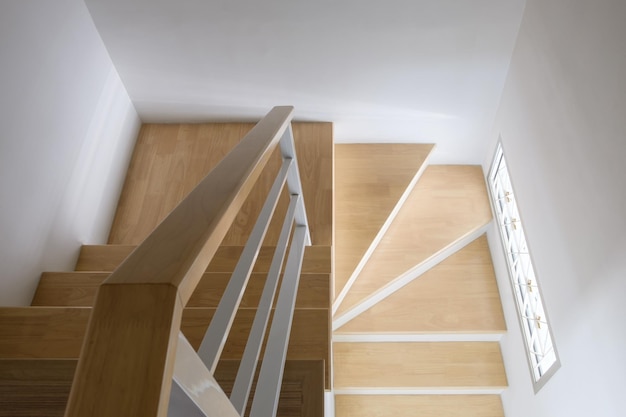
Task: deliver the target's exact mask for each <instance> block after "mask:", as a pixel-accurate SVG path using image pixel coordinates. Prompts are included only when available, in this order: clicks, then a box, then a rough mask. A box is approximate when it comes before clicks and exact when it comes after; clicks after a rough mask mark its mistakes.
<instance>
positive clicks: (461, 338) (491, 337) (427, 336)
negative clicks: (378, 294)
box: [332, 332, 504, 343]
mask: <svg viewBox="0 0 626 417" xmlns="http://www.w3.org/2000/svg"><path fill="white" fill-rule="evenodd" d="M503 335H504V332H492V333H485V332H482V333H458V334H457V333H419V334H418V333H415V334H399V333H334V334H333V338H332V341H333V343H372V342H373V343H386V342H390V343H393V342H409V343H410V342H499V341H500V340H501V339H502V336H503Z"/></svg>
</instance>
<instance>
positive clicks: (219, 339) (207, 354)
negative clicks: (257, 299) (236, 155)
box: [198, 159, 292, 373]
mask: <svg viewBox="0 0 626 417" xmlns="http://www.w3.org/2000/svg"><path fill="white" fill-rule="evenodd" d="M291 164H292V159H284V160H283V165H282V167H281V169H280V171H279V173H278V176H277V177H276V180H275V181H274V184H273V185H272V188H271V190H270V192H269V195H268V197H267V199H266V200H265V204H264V205H263V208H262V210H261V214H259V217H258V219H257V221H256V223H255V225H254V228H253V229H252V233H251V234H250V237H249V238H248V241H247V242H246V246H245V248H244V250H243V252H242V254H241V257H240V258H239V261H238V262H237V265H236V267H235V270H234V272H233V275H232V277H231V279H230V281H229V282H228V285H227V287H226V290H225V291H224V295H223V296H222V299H221V300H220V302H219V305H218V307H217V310H216V311H215V315H214V316H213V319H212V320H211V324H210V325H209V328H208V329H207V332H206V334H205V335H204V338H203V339H202V344H201V345H200V349H199V350H198V355H200V358H202V361H203V362H204V363H205V364H206V366H207V368H209V370H210V371H211V373H213V372H215V368H216V367H217V363H218V361H219V357H220V355H221V353H222V349H223V348H224V344H225V343H226V339H227V337H228V333H229V332H230V328H231V326H232V324H233V320H234V318H235V313H236V312H237V309H238V308H239V304H240V302H241V298H242V297H243V294H244V292H245V289H246V285H247V284H248V279H249V278H250V274H251V272H252V268H253V267H254V263H255V262H256V258H257V256H258V254H259V250H260V248H261V244H262V243H263V238H264V237H265V233H266V232H267V229H268V227H269V223H270V220H271V218H272V215H273V213H274V209H275V208H276V204H277V203H278V198H279V197H280V193H281V191H282V188H283V186H284V184H285V181H286V178H287V174H288V173H289V170H290V169H289V168H290V166H291Z"/></svg>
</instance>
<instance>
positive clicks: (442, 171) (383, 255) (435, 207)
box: [336, 165, 491, 316]
mask: <svg viewBox="0 0 626 417" xmlns="http://www.w3.org/2000/svg"><path fill="white" fill-rule="evenodd" d="M490 220H491V208H490V206H489V201H488V198H487V190H486V188H485V181H484V178H483V174H482V169H481V167H480V166H467V165H434V166H433V165H431V166H429V167H428V168H427V169H426V171H425V172H424V174H423V175H422V177H421V179H420V181H419V183H418V184H417V186H416V187H415V188H414V190H413V192H412V193H411V195H410V196H409V198H408V199H407V201H406V202H405V204H404V205H403V207H402V209H401V210H400V212H399V213H398V215H397V217H396V219H395V220H394V222H393V223H392V224H391V226H390V228H389V230H388V231H387V233H386V234H385V236H384V237H383V239H382V241H381V242H380V244H379V245H378V247H377V249H376V250H375V251H374V253H373V255H372V257H371V258H370V260H369V262H368V263H367V264H366V265H365V268H364V269H363V271H362V272H361V274H360V275H359V277H358V278H357V280H356V281H355V283H354V285H353V286H352V287H351V289H350V291H349V292H348V295H347V296H346V298H345V299H344V301H343V303H342V304H341V305H340V307H339V309H338V311H337V313H336V315H338V316H339V315H341V314H343V313H344V312H346V311H347V310H349V309H350V308H352V307H354V306H355V305H357V304H358V303H359V302H360V301H362V300H363V299H364V298H366V297H368V296H369V295H371V294H372V293H374V292H375V291H377V290H379V289H381V288H382V287H384V286H385V285H386V284H388V283H389V282H391V281H392V280H394V279H395V278H397V277H398V276H399V275H400V274H402V273H404V272H406V271H407V270H409V269H411V268H412V267H414V266H416V265H418V264H420V263H421V262H423V261H425V260H426V259H428V257H430V256H432V255H433V254H435V253H437V252H438V251H440V250H442V249H444V248H445V247H447V246H448V245H450V244H451V243H453V242H455V241H456V240H458V239H460V238H461V237H463V236H465V235H466V234H468V233H471V232H473V231H475V230H476V229H479V228H480V227H482V226H484V225H486V224H487V223H488V222H489V221H490Z"/></svg>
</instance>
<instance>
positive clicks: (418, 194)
mask: <svg viewBox="0 0 626 417" xmlns="http://www.w3.org/2000/svg"><path fill="white" fill-rule="evenodd" d="M251 127H252V124H247V123H229V124H200V125H189V124H185V125H145V126H144V127H143V128H142V131H141V133H140V137H139V139H138V142H137V145H136V149H135V153H134V156H133V160H132V162H131V165H130V167H129V172H128V176H127V181H126V184H125V187H124V190H123V192H122V196H121V198H120V203H119V206H118V212H117V215H116V218H115V220H114V223H113V226H112V229H111V233H110V239H109V242H108V243H109V244H108V245H86V246H83V247H82V249H81V252H80V256H79V258H78V261H77V264H76V268H75V271H71V272H46V273H44V274H42V277H41V281H40V284H39V287H38V288H37V291H36V293H35V296H34V298H33V301H32V306H31V307H23V308H0V335H2V337H0V416H57V415H58V416H61V415H63V409H64V407H65V403H66V401H67V395H68V393H69V388H70V385H71V380H72V376H73V374H74V369H75V367H76V358H77V357H78V355H79V353H80V349H81V345H82V340H83V335H84V333H85V328H86V325H87V321H88V320H89V315H90V311H91V306H92V304H93V300H94V297H95V294H96V291H97V288H98V286H99V285H100V283H102V281H103V280H105V279H106V277H107V276H108V275H109V273H110V272H111V271H112V270H113V269H115V268H116V267H117V266H118V265H119V264H120V263H121V262H122V261H123V260H124V259H125V258H126V257H127V256H128V254H129V253H130V252H131V251H132V250H133V249H134V247H135V245H137V244H139V243H140V242H141V241H142V240H143V239H144V238H145V237H146V235H147V234H148V233H149V232H150V231H151V230H152V229H153V228H154V227H155V226H156V225H157V224H158V223H159V222H160V221H161V220H162V219H163V218H164V217H165V216H166V215H167V214H168V213H169V211H170V210H172V209H173V207H175V206H176V204H177V203H178V202H179V201H180V200H181V199H182V198H183V197H184V196H185V195H186V194H187V193H188V192H189V191H190V190H191V189H193V187H194V186H195V184H196V183H197V182H198V181H199V180H200V179H201V178H202V177H203V176H204V175H205V174H206V173H207V172H208V171H209V170H210V169H211V168H212V167H213V166H214V165H215V164H216V163H217V162H218V161H219V160H220V159H221V158H222V157H223V156H224V155H225V154H226V153H227V152H228V151H229V150H230V149H232V147H233V146H235V145H236V144H237V142H238V141H239V140H240V139H241V137H243V136H244V135H245V133H246V132H247V131H248V130H249V129H250V128H251ZM293 130H294V137H295V142H296V149H297V153H298V158H299V165H300V175H301V178H302V186H303V189H304V196H305V203H306V207H307V212H308V217H309V224H310V226H311V238H312V243H313V245H312V246H310V247H307V249H306V251H305V257H304V264H303V270H302V279H301V283H300V289H299V292H298V297H297V300H296V311H295V315H294V323H293V329H292V335H291V339H290V343H289V350H288V353H287V365H286V370H285V377H284V380H283V387H282V392H281V399H280V405H279V409H278V415H280V416H311V417H313V416H321V415H323V413H324V410H323V409H324V399H323V390H324V388H325V389H326V390H331V389H332V390H333V391H332V392H333V393H334V401H335V415H336V416H337V417H352V416H359V417H361V416H364V417H367V416H376V417H386V416H393V417H399V416H405V415H406V416H413V415H421V416H438V417H453V416H454V417H456V416H464V417H467V416H470V417H471V416H485V417H501V416H503V411H502V406H501V402H500V398H499V395H498V394H499V393H500V392H501V391H502V390H503V389H505V387H506V385H507V383H506V376H505V373H504V368H503V364H502V358H501V354H500V350H499V343H498V340H499V338H500V337H501V335H502V334H503V333H504V332H505V331H506V329H505V325H504V319H503V316H502V310H501V306H500V301H499V295H498V290H497V287H496V283H495V278H494V275H493V267H492V265H491V259H490V255H489V249H488V246H487V240H486V237H485V236H484V230H485V227H486V225H487V224H488V223H489V222H490V221H491V211H490V209H489V203H488V201H487V194H486V190H485V185H484V179H483V176H482V171H481V170H480V168H479V167H474V166H436V165H429V164H428V156H429V154H430V152H431V151H432V148H433V147H432V145H409V144H370V145H364V144H350V145H348V144H345V145H333V142H332V126H331V125H330V124H328V123H295V124H294V127H293ZM333 163H334V166H333ZM279 165H280V160H279V157H278V155H275V157H273V159H272V160H271V161H270V163H269V164H268V168H267V169H266V172H264V173H263V174H262V176H261V178H260V179H259V181H258V183H257V185H256V186H255V188H254V189H253V190H252V192H251V195H250V197H249V198H248V200H247V201H246V202H245V203H244V205H243V207H242V209H241V211H240V213H239V215H238V216H237V218H236V220H235V222H234V223H233V226H232V227H231V229H230V230H229V231H228V233H227V234H226V237H225V238H224V240H223V242H222V245H221V246H220V248H219V250H218V252H217V254H216V256H215V257H214V258H213V260H212V262H211V264H210V265H209V267H208V268H207V270H206V272H205V274H204V276H203V278H202V279H201V281H200V283H199V285H198V286H197V289H196V291H195V292H194V293H193V295H192V297H191V299H190V300H189V302H188V304H187V306H186V308H185V310H184V312H183V321H182V331H183V333H184V334H185V335H186V337H187V338H188V339H189V341H190V342H191V344H192V345H193V346H194V347H195V348H196V349H197V347H198V345H199V343H200V340H201V338H202V336H203V334H204V332H205V330H206V328H207V326H208V324H209V322H210V320H211V318H212V316H213V314H214V312H215V308H216V306H217V303H218V301H219V298H220V296H221V294H222V293H223V291H224V288H225V285H226V283H227V281H228V279H229V276H230V273H231V272H232V271H233V269H234V266H235V263H236V260H237V258H238V256H239V254H240V253H241V251H242V245H244V243H245V237H246V236H247V234H249V233H250V230H251V229H252V226H253V224H254V220H255V219H256V216H257V215H258V212H259V209H260V206H261V204H262V201H263V198H264V196H265V195H266V194H267V190H268V188H269V186H270V185H271V182H272V178H273V176H274V175H275V172H276V171H277V170H278V167H279ZM333 175H334V178H333ZM333 194H334V197H333ZM286 202H287V196H286V195H284V196H283V198H282V200H281V202H280V203H279V207H278V209H277V211H278V214H281V213H283V212H284V211H285V210H286ZM333 204H334V205H335V208H334V212H333ZM279 229H280V224H279V222H273V223H272V224H271V225H270V229H269V231H268V233H267V236H266V239H265V241H264V246H263V248H262V249H261V251H260V253H259V256H258V259H257V264H256V266H255V269H254V272H253V274H252V277H251V279H250V283H249V285H248V289H247V291H246V293H245V294H244V297H243V300H242V304H241V306H240V310H239V312H238V314H237V316H236V318H235V324H234V327H233V330H232V332H231V335H230V337H229V339H228V341H227V344H226V347H225V349H224V352H223V355H222V360H221V362H220V364H219V366H218V369H217V373H216V377H217V379H218V381H219V382H220V384H221V385H222V386H223V387H224V390H225V391H226V392H227V393H228V392H229V390H230V388H231V387H232V383H233V380H234V374H235V371H236V368H237V364H238V360H239V359H240V357H241V354H242V351H243V347H244V345H245V343H246V336H247V333H248V330H249V329H250V326H251V321H252V317H253V314H254V312H255V309H256V307H257V304H258V300H259V297H260V292H261V289H262V286H263V283H264V280H265V273H266V272H267V270H268V268H269V264H270V261H271V256H272V253H273V246H274V245H275V244H276V242H277V236H278V230H279ZM333 262H334V265H333ZM333 275H334V280H332V279H331V276H333ZM333 299H334V303H332V304H333V305H332V307H331V300H333ZM331 335H332V336H331ZM331 337H332V343H331ZM331 357H332V362H331ZM331 364H332V367H331Z"/></svg>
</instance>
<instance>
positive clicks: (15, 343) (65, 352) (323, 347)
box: [0, 307, 329, 361]
mask: <svg viewBox="0 0 626 417" xmlns="http://www.w3.org/2000/svg"><path fill="white" fill-rule="evenodd" d="M214 312H215V309H212V308H186V309H185V311H184V313H183V321H182V330H183V333H184V334H185V336H186V337H187V338H188V339H189V341H190V343H191V344H192V345H193V347H194V348H195V349H198V347H199V346H200V342H201V341H202V337H203V336H204V333H205V331H206V329H207V327H208V324H209V322H210V320H211V318H212V317H213V314H214ZM90 313H91V308H89V307H4V308H0V358H5V359H29V358H46V359H75V358H78V356H79V353H80V349H81V346H82V342H83V337H84V334H85V329H86V327H87V321H88V320H89V315H90ZM255 313H256V309H240V311H239V312H238V314H237V316H236V317H235V321H234V324H233V328H232V330H231V333H230V335H229V337H228V340H227V342H226V346H225V348H224V352H223V354H222V359H240V358H241V355H242V353H243V349H244V347H245V344H246V341H247V337H248V332H249V329H250V327H251V326H252V320H253V318H254V314H255ZM328 335H329V320H328V310H327V309H296V310H295V312H294V319H293V327H292V332H291V339H290V341H289V349H288V352H287V358H288V359H302V360H315V359H322V360H326V361H327V358H328V347H329V346H328V343H329V342H328V340H329V336H328Z"/></svg>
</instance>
